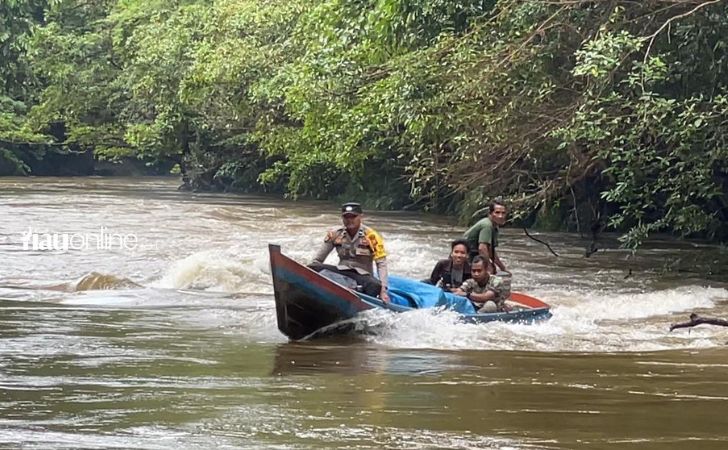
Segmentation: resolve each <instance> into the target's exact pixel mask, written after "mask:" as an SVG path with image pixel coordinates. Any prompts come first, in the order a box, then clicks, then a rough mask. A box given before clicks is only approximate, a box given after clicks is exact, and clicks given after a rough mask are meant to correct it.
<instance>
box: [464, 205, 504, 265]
mask: <svg viewBox="0 0 728 450" xmlns="http://www.w3.org/2000/svg"><path fill="white" fill-rule="evenodd" d="M507 215H508V211H507V210H506V205H504V204H503V203H501V202H500V201H498V200H494V201H493V202H492V203H491V204H490V205H489V206H488V217H485V218H484V219H481V220H479V221H478V222H476V223H475V225H473V226H472V227H470V228H468V231H466V232H465V234H464V235H463V237H464V238H465V239H466V240H467V241H468V245H469V246H470V256H471V258H473V257H475V256H477V255H480V256H482V257H483V259H484V260H485V261H486V262H487V265H488V272H490V273H496V267H497V268H498V269H500V270H502V271H503V272H507V273H510V272H508V270H507V269H506V265H505V264H503V261H501V259H500V258H499V257H498V253H497V252H496V250H495V249H496V247H498V229H499V228H500V227H501V226H503V225H504V224H505V223H506V216H507Z"/></svg>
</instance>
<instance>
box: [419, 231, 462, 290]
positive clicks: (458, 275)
mask: <svg viewBox="0 0 728 450" xmlns="http://www.w3.org/2000/svg"><path fill="white" fill-rule="evenodd" d="M468 253H469V252H468V242H467V241H466V240H465V239H456V240H454V241H452V243H451V244H450V257H449V258H447V259H441V260H439V261H438V262H437V264H435V268H434V269H432V274H430V278H429V279H427V280H425V282H426V283H428V284H434V285H435V286H437V287H439V288H442V289H445V290H446V291H450V292H454V291H455V289H457V288H458V287H460V285H462V284H463V281H465V280H467V279H469V278H470V263H469V262H468Z"/></svg>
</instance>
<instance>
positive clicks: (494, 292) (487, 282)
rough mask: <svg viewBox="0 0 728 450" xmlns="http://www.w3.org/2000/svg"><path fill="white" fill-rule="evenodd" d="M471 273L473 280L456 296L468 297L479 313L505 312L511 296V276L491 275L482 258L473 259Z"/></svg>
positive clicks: (461, 287) (466, 282) (460, 288)
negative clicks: (507, 301) (506, 303)
mask: <svg viewBox="0 0 728 450" xmlns="http://www.w3.org/2000/svg"><path fill="white" fill-rule="evenodd" d="M470 273H471V276H472V278H470V279H469V280H465V281H464V282H463V284H462V285H461V286H460V287H459V288H458V289H457V291H456V292H455V294H458V295H462V296H464V297H467V298H468V299H469V300H470V301H471V302H472V303H473V306H475V309H476V310H477V311H478V312H479V313H493V312H498V311H504V310H505V302H506V300H508V298H509V297H510V296H511V278H510V276H501V275H491V274H489V273H488V270H487V265H486V264H485V260H484V259H483V257H481V256H476V257H475V258H473V262H472V263H471V266H470Z"/></svg>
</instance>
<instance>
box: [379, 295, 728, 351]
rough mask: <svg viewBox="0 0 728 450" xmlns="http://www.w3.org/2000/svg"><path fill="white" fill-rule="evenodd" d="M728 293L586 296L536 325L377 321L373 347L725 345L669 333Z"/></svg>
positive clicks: (444, 314)
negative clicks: (688, 316) (690, 314)
mask: <svg viewBox="0 0 728 450" xmlns="http://www.w3.org/2000/svg"><path fill="white" fill-rule="evenodd" d="M726 298H728V291H726V290H725V289H715V288H700V287H696V286H688V287H682V288H677V289H669V290H665V291H660V292H653V293H646V294H640V295H632V294H623V295H615V296H613V297H612V298H603V297H599V296H593V297H588V296H584V297H583V298H581V300H577V299H576V298H575V297H571V298H567V299H565V300H563V301H562V300H560V299H559V298H548V297H544V300H546V301H549V302H551V303H552V305H553V306H554V307H553V310H552V311H553V314H554V315H553V317H552V318H551V319H550V320H549V321H545V322H542V323H538V324H533V325H523V324H508V323H501V322H491V323H485V324H464V323H461V322H459V321H458V318H457V315H456V314H455V313H453V312H449V311H427V310H422V311H414V312H411V313H406V314H399V315H381V314H379V315H372V316H371V317H367V320H368V321H369V322H371V323H372V324H373V325H375V326H373V327H372V328H373V329H375V330H377V334H375V335H374V336H371V337H370V338H369V339H371V340H372V341H374V342H377V343H380V344H383V345H387V346H392V347H404V348H437V349H484V350H525V351H559V352H563V351H566V352H616V351H658V350H667V349H677V348H695V347H712V346H720V345H724V342H725V333H724V330H723V331H722V330H721V329H720V328H712V329H711V328H707V327H706V328H701V329H698V330H695V331H693V332H691V333H690V334H688V333H680V332H673V333H670V332H669V326H670V324H671V323H674V322H677V321H683V320H685V317H686V315H675V314H673V313H678V312H688V311H693V310H695V309H696V308H701V309H714V308H715V307H716V305H717V302H718V301H719V300H721V299H726Z"/></svg>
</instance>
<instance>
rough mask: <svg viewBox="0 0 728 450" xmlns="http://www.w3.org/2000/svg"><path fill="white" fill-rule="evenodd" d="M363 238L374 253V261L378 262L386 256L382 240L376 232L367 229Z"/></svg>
mask: <svg viewBox="0 0 728 450" xmlns="http://www.w3.org/2000/svg"><path fill="white" fill-rule="evenodd" d="M365 236H366V238H367V240H368V241H369V247H370V248H371V249H372V253H374V260H375V261H379V260H380V259H384V258H386V256H387V252H386V251H384V239H382V237H381V236H380V235H379V233H377V232H376V231H374V230H372V229H371V228H368V229H367V230H366V232H365Z"/></svg>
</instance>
